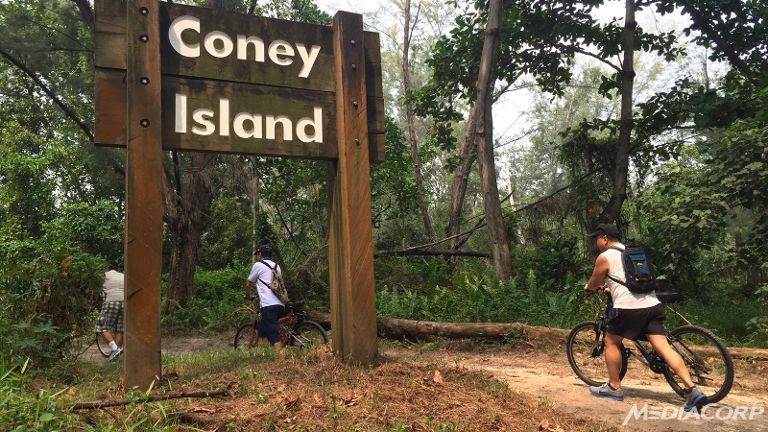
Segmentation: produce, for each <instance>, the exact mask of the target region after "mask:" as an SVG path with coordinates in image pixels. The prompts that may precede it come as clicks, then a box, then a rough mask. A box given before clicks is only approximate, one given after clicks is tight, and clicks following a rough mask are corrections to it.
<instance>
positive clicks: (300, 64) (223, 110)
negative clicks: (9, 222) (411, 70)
mask: <svg viewBox="0 0 768 432" xmlns="http://www.w3.org/2000/svg"><path fill="white" fill-rule="evenodd" d="M95 9H96V32H95V33H96V34H95V65H96V129H95V140H94V141H95V144H96V145H103V146H125V147H127V148H128V151H127V161H126V164H127V167H126V237H125V262H126V267H125V272H126V308H125V314H126V317H125V318H126V319H125V335H126V336H125V339H126V346H125V384H126V388H130V387H132V386H138V387H140V388H143V389H146V388H149V387H150V385H151V383H152V381H153V380H155V379H157V378H159V377H160V373H161V370H160V272H161V243H162V190H161V185H162V175H163V171H162V162H161V156H162V150H185V151H206V152H223V153H239V154H250V155H261V156H277V157H293V158H308V159H324V160H328V161H330V162H329V164H331V166H332V167H333V168H332V169H331V170H330V171H329V182H330V183H331V184H332V187H331V188H330V189H331V191H332V194H331V195H332V196H331V199H330V201H331V204H330V206H329V219H330V225H331V227H330V236H329V245H328V251H329V268H330V290H331V293H330V294H331V316H332V317H333V319H332V325H333V338H332V339H333V347H334V352H335V353H336V355H337V356H338V357H339V358H341V359H343V360H344V361H347V362H351V363H355V364H363V365H370V364H371V363H372V362H373V361H374V359H375V358H376V355H377V342H376V307H375V298H376V295H375V281H374V274H373V240H372V227H371V224H372V220H371V197H370V179H369V177H370V163H371V162H378V161H381V160H383V158H384V121H383V120H384V100H383V94H382V85H381V60H380V48H379V37H378V34H376V33H371V32H364V31H363V21H362V16H360V15H357V14H351V13H347V12H339V13H337V14H336V16H335V17H334V23H333V27H329V26H321V25H312V24H305V23H297V22H290V21H284V20H278V19H269V18H263V17H254V16H248V15H240V14H233V13H228V12H225V11H221V10H218V9H206V8H199V7H193V6H186V5H181V4H174V3H168V2H159V1H158V0H95Z"/></svg>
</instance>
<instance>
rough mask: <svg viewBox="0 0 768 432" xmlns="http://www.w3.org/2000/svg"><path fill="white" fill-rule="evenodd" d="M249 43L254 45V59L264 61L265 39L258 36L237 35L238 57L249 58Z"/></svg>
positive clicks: (239, 58)
mask: <svg viewBox="0 0 768 432" xmlns="http://www.w3.org/2000/svg"><path fill="white" fill-rule="evenodd" d="M248 45H253V60H254V61H256V62H259V63H264V41H263V40H262V39H261V38H259V37H256V36H248V37H246V36H244V35H237V59H238V60H248ZM299 52H301V51H299Z"/></svg>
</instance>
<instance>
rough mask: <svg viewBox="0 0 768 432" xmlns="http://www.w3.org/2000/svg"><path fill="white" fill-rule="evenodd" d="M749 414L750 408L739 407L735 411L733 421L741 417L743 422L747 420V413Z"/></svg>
mask: <svg viewBox="0 0 768 432" xmlns="http://www.w3.org/2000/svg"><path fill="white" fill-rule="evenodd" d="M748 412H749V408H748V407H745V406H737V407H736V409H735V410H733V419H734V420H736V419H738V418H739V417H741V419H742V420H746V419H747V413H748Z"/></svg>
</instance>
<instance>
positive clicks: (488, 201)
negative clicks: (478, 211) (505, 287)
mask: <svg viewBox="0 0 768 432" xmlns="http://www.w3.org/2000/svg"><path fill="white" fill-rule="evenodd" d="M502 14H503V8H502V4H501V0H491V1H490V5H489V8H488V24H487V26H486V30H485V41H484V42H483V54H482V56H481V58H480V70H479V72H478V76H477V99H476V100H475V105H474V107H473V108H472V114H471V115H472V117H473V118H474V121H475V122H476V124H477V126H476V129H475V133H476V134H477V138H476V142H477V161H478V165H480V180H481V181H480V184H481V186H482V190H483V207H484V208H485V219H486V222H487V223H488V233H489V234H490V237H491V243H492V244H491V252H492V253H493V264H494V270H495V271H496V275H497V276H498V277H499V278H502V279H507V278H509V277H510V276H511V274H512V259H511V256H510V252H509V239H508V235H507V228H506V226H505V224H504V219H503V217H502V214H501V202H500V200H499V188H498V185H497V184H496V163H495V160H494V156H493V94H492V91H493V84H494V82H495V74H494V66H495V64H496V62H497V51H498V47H499V39H500V32H501V28H500V23H501V17H502ZM470 122H471V120H470Z"/></svg>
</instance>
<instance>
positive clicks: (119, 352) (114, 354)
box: [107, 347, 123, 361]
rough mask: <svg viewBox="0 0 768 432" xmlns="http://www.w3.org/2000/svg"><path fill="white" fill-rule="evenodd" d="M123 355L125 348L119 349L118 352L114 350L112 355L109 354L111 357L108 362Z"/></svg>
mask: <svg viewBox="0 0 768 432" xmlns="http://www.w3.org/2000/svg"><path fill="white" fill-rule="evenodd" d="M122 353H123V347H117V349H116V350H112V352H111V353H109V357H108V358H107V360H108V361H112V360H114V359H116V358H118V357H119V356H120V354H122Z"/></svg>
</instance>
